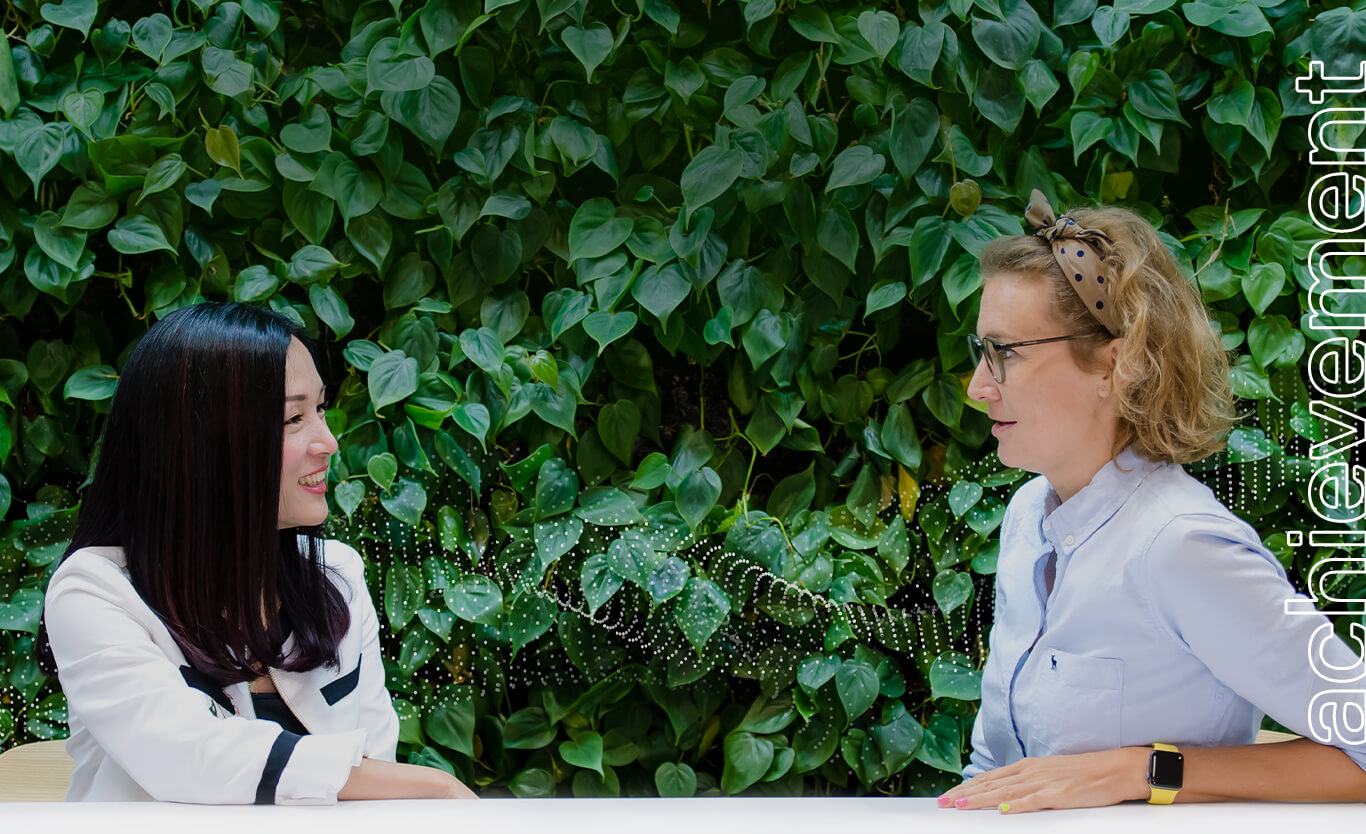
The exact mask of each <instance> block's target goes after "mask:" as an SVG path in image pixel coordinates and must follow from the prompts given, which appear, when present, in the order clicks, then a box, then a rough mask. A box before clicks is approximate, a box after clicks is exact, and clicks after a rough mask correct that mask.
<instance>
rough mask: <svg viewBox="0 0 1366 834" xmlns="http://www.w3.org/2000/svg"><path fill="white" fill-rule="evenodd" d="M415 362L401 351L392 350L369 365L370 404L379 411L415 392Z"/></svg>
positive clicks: (416, 369)
mask: <svg viewBox="0 0 1366 834" xmlns="http://www.w3.org/2000/svg"><path fill="white" fill-rule="evenodd" d="M417 372H418V368H417V360H416V359H414V358H412V357H411V356H408V355H407V354H405V353H404V352H403V351H401V350H393V351H389V352H388V353H386V354H384V355H383V356H381V357H379V358H378V359H376V360H375V361H374V362H371V363H370V373H369V375H368V376H367V380H368V382H369V387H370V402H372V403H373V404H374V406H375V410H376V411H379V410H380V409H382V408H384V407H385V406H386V405H390V404H392V403H396V402H399V401H400V400H403V399H406V398H407V397H409V396H410V395H412V394H413V393H414V392H416V391H417Z"/></svg>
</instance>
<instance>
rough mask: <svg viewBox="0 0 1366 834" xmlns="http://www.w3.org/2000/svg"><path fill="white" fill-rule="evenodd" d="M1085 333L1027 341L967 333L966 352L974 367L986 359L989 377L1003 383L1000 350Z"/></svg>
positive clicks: (1004, 372)
mask: <svg viewBox="0 0 1366 834" xmlns="http://www.w3.org/2000/svg"><path fill="white" fill-rule="evenodd" d="M1085 335H1086V334H1083V333H1077V334H1074V335H1072V336H1054V337H1053V338H1051V339H1030V340H1029V341H1027V342H993V341H992V340H990V339H983V338H981V337H979V336H978V335H977V334H976V333H969V334H968V353H970V354H971V355H972V366H973V367H974V368H975V367H977V366H978V365H979V364H980V363H981V362H982V359H983V358H985V359H986V360H987V370H988V371H990V372H991V378H992V379H994V380H996V381H997V382H998V383H1000V384H1002V385H1004V384H1005V381H1006V366H1005V363H1004V362H1003V361H1001V351H1003V350H1010V349H1012V348H1017V347H1027V346H1029V345H1044V344H1048V343H1049V342H1066V341H1068V340H1070V339H1080V338H1082V337H1083V336H1085Z"/></svg>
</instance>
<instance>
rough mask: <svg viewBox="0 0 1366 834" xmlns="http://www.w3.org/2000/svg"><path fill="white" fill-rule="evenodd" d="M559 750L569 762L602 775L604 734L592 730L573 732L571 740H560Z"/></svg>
mask: <svg viewBox="0 0 1366 834" xmlns="http://www.w3.org/2000/svg"><path fill="white" fill-rule="evenodd" d="M559 751H560V758H562V759H564V760H565V762H567V763H568V764H572V765H574V766H575V767H581V768H584V769H585V770H592V771H596V772H597V774H598V775H599V776H601V775H602V736H600V735H598V734H597V733H595V732H593V731H592V730H589V731H588V732H583V733H577V732H576V733H573V735H572V737H571V740H570V741H562V742H560V746H559Z"/></svg>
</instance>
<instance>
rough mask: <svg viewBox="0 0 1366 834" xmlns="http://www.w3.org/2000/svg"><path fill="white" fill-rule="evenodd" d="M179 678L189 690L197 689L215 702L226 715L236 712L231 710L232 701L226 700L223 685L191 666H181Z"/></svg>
mask: <svg viewBox="0 0 1366 834" xmlns="http://www.w3.org/2000/svg"><path fill="white" fill-rule="evenodd" d="M180 676H181V677H182V678H184V679H185V683H187V684H189V686H190V688H191V689H198V690H199V691H200V692H203V693H204V694H205V695H208V696H209V697H210V698H212V699H214V700H215V701H217V702H218V705H219V706H220V707H222V708H223V709H225V710H227V711H228V715H232V714H233V713H234V712H236V711H237V710H236V709H234V708H233V705H232V701H231V700H230V699H229V698H228V695H227V693H226V692H224V691H223V685H222V684H220V683H219V682H218V681H216V680H214V679H213V678H211V677H209V676H208V675H206V674H204V673H203V672H201V671H199V670H198V669H196V668H194V667H193V666H181V667H180Z"/></svg>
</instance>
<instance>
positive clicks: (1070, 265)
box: [1025, 188, 1119, 336]
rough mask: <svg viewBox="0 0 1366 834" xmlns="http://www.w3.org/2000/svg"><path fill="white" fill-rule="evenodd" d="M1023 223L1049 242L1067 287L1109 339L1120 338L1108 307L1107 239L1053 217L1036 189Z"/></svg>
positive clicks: (1091, 230) (1116, 321) (1099, 233)
mask: <svg viewBox="0 0 1366 834" xmlns="http://www.w3.org/2000/svg"><path fill="white" fill-rule="evenodd" d="M1025 220H1027V221H1028V222H1029V225H1030V226H1032V227H1033V228H1034V229H1035V234H1037V235H1038V236H1039V237H1041V238H1044V239H1045V240H1047V241H1048V243H1049V245H1050V246H1051V247H1052V248H1053V257H1054V258H1055V259H1057V261H1058V266H1060V267H1062V274H1063V275H1066V276H1067V278H1068V281H1067V283H1068V284H1069V285H1070V286H1071V287H1072V289H1074V290H1076V291H1077V295H1079V296H1081V300H1082V303H1084V304H1085V305H1086V309H1087V310H1090V311H1091V315H1093V316H1095V317H1096V320H1097V321H1099V322H1100V323H1101V324H1102V325H1104V326H1105V329H1106V330H1108V331H1110V335H1111V336H1118V335H1119V317H1118V316H1117V315H1116V314H1115V310H1114V308H1113V307H1112V306H1111V305H1110V281H1109V278H1107V277H1106V275H1105V273H1104V264H1103V260H1104V257H1105V255H1104V247H1105V246H1106V245H1107V244H1109V242H1110V238H1109V237H1107V236H1106V235H1105V233H1104V232H1102V231H1100V230H1098V229H1083V228H1082V227H1080V226H1078V225H1077V221H1075V220H1073V219H1072V218H1070V217H1068V216H1067V215H1065V214H1064V215H1063V216H1061V217H1058V216H1056V215H1055V214H1054V213H1053V207H1052V206H1051V205H1049V204H1048V198H1047V197H1045V196H1044V195H1043V192H1042V191H1040V190H1039V189H1037V188H1036V189H1034V190H1033V191H1031V192H1029V205H1028V206H1026V207H1025Z"/></svg>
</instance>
